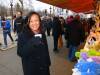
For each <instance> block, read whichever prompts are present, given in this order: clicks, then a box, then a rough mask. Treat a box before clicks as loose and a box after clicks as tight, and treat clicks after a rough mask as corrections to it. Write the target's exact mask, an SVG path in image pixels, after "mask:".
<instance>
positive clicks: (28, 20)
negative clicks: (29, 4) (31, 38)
mask: <svg viewBox="0 0 100 75" xmlns="http://www.w3.org/2000/svg"><path fill="white" fill-rule="evenodd" d="M32 15H37V16H38V18H39V21H40V27H39V31H40V32H42V24H41V17H40V15H39V14H38V13H37V12H34V11H31V12H30V13H29V14H28V15H27V26H28V28H29V23H30V19H31V17H32ZM29 29H30V28H29Z"/></svg>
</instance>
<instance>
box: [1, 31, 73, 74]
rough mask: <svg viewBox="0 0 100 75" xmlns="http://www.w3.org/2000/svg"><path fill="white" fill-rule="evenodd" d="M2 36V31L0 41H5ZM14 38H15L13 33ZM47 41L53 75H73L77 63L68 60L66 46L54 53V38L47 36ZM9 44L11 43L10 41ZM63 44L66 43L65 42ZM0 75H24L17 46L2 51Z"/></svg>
mask: <svg viewBox="0 0 100 75" xmlns="http://www.w3.org/2000/svg"><path fill="white" fill-rule="evenodd" d="M1 35H2V32H1V31H0V41H2V40H3V39H2V38H1ZM12 36H13V37H15V35H14V34H13V33H12ZM14 39H15V38H14ZM47 41H48V47H49V53H50V58H51V66H50V73H51V75H72V68H73V66H74V64H75V63H73V62H70V61H68V60H67V54H68V49H67V48H66V47H65V45H64V46H63V48H61V49H59V53H54V52H53V38H52V36H50V37H49V36H47ZM2 42H3V41H2ZM8 42H9V44H10V43H11V42H10V40H8ZM63 42H64V43H65V41H64V40H63ZM12 45H13V44H12ZM0 75H23V70H22V64H21V59H20V57H18V56H17V46H14V47H12V48H9V49H7V50H5V51H3V50H0Z"/></svg>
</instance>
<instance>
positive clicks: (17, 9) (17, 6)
mask: <svg viewBox="0 0 100 75" xmlns="http://www.w3.org/2000/svg"><path fill="white" fill-rule="evenodd" d="M15 9H16V11H20V10H21V6H20V5H19V3H17V4H16V5H15Z"/></svg>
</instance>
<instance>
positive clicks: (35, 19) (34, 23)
mask: <svg viewBox="0 0 100 75" xmlns="http://www.w3.org/2000/svg"><path fill="white" fill-rule="evenodd" d="M29 27H30V29H31V30H32V31H33V32H37V31H38V30H39V27H40V20H39V16H38V15H35V14H33V15H32V16H31V18H30V22H29Z"/></svg>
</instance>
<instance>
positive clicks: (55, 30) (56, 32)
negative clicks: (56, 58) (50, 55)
mask: <svg viewBox="0 0 100 75" xmlns="http://www.w3.org/2000/svg"><path fill="white" fill-rule="evenodd" d="M61 33H62V30H61V23H60V20H59V17H54V18H53V26H52V35H53V40H54V49H53V51H54V52H58V38H59V36H60V35H61Z"/></svg>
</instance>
